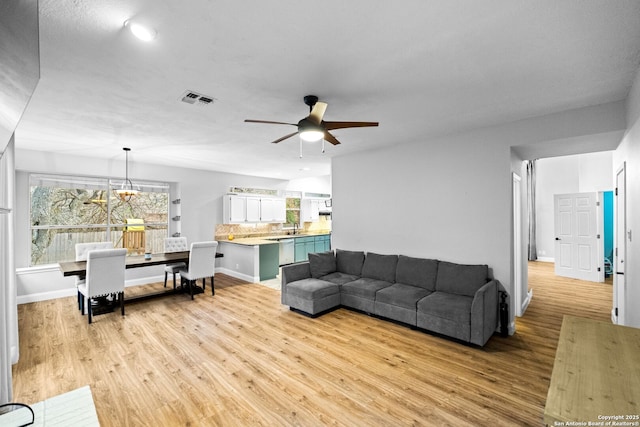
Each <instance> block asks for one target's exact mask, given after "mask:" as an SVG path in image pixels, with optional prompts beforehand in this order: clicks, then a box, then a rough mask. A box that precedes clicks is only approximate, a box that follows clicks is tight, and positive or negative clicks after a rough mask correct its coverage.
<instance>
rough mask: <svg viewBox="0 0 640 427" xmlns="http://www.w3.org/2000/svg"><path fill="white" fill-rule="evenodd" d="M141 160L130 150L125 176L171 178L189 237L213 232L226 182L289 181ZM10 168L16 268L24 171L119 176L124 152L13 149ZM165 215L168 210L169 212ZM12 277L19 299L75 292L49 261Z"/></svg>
mask: <svg viewBox="0 0 640 427" xmlns="http://www.w3.org/2000/svg"><path fill="white" fill-rule="evenodd" d="M141 160H142V155H136V154H135V152H134V151H132V155H130V157H129V176H130V178H131V179H132V180H133V181H134V183H135V180H136V179H142V180H156V181H164V182H171V183H174V185H172V191H175V193H172V194H171V199H172V200H173V199H176V198H180V199H181V204H180V215H181V233H182V235H183V236H186V237H187V239H188V240H189V242H192V241H197V240H210V239H213V238H214V234H215V226H216V224H217V223H221V222H222V196H223V195H224V194H226V193H227V192H228V191H229V188H230V187H232V186H243V187H256V188H270V189H277V190H284V189H287V188H289V186H290V183H289V181H286V180H278V179H269V178H260V177H252V176H246V175H236V174H229V173H222V172H210V171H202V170H195V169H184V168H170V167H166V166H157V165H149V164H144V163H142V162H141ZM16 169H17V170H18V172H17V175H16V177H17V179H16V197H17V201H16V221H17V224H16V228H17V230H16V268H18V269H21V268H25V267H28V266H29V257H30V232H29V182H28V173H29V172H39V173H55V174H75V175H86V176H103V177H104V176H109V177H122V176H123V175H124V169H125V159H124V155H117V156H114V158H113V159H112V160H108V161H107V160H100V159H93V158H87V157H79V156H71V155H68V154H65V155H59V154H53V153H46V152H39V151H28V150H17V152H16ZM310 183H311V184H313V189H312V190H307V189H306V188H305V187H304V185H305V184H310ZM298 185H299V187H298ZM296 187H297V188H295V189H296V190H306V191H322V192H330V180H329V179H328V178H326V177H321V178H318V179H315V180H312V179H310V180H303V181H301V182H299V183H298V184H297V185H296ZM171 208H172V209H174V208H175V206H173V205H172V206H171ZM171 215H172V216H173V215H174V212H172V214H171ZM145 270H146V271H145ZM160 276H162V277H164V276H163V273H162V268H161V267H158V268H156V269H151V268H150V269H136V270H128V271H127V281H128V282H129V283H135V282H136V281H139V280H142V279H144V278H145V277H146V278H151V279H155V278H157V277H160ZM43 278H46V280H45V279H43ZM18 282H19V283H18V297H19V302H26V301H30V300H34V297H33V295H36V297H35V299H44V298H46V297H47V295H50V296H65V295H71V294H73V292H75V288H74V285H73V283H74V282H73V280H71V279H69V278H63V277H62V275H61V274H60V273H59V272H58V271H56V268H55V267H54V268H53V269H51V268H49V269H46V268H44V269H42V271H41V272H40V274H36V273H33V272H29V271H21V272H19V280H18ZM28 295H32V297H28ZM25 298H26V299H25ZM29 298H31V299H29Z"/></svg>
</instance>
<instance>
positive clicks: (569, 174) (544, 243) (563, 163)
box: [536, 151, 614, 261]
mask: <svg viewBox="0 0 640 427" xmlns="http://www.w3.org/2000/svg"><path fill="white" fill-rule="evenodd" d="M536 174H537V176H536V178H537V179H536V182H537V186H536V219H537V223H536V225H537V227H536V245H537V248H538V256H539V257H540V258H541V259H542V260H544V261H553V259H554V257H555V231H554V226H555V224H554V222H555V218H554V207H553V203H554V202H553V196H554V195H555V194H569V193H588V192H594V191H595V192H598V191H612V190H613V188H614V182H613V152H612V151H604V152H600V153H588V154H580V155H574V156H562V157H551V158H547V159H539V160H538V161H537V162H536Z"/></svg>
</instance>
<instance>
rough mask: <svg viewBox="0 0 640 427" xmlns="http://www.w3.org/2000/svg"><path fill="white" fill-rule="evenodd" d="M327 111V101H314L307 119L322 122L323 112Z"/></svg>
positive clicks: (317, 122) (316, 122)
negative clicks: (314, 103)
mask: <svg viewBox="0 0 640 427" xmlns="http://www.w3.org/2000/svg"><path fill="white" fill-rule="evenodd" d="M325 111H327V103H326V102H316V105H314V106H313V108H312V109H311V113H310V114H309V119H310V120H311V121H312V122H313V123H315V124H317V125H319V124H320V122H322V118H323V117H324V112H325Z"/></svg>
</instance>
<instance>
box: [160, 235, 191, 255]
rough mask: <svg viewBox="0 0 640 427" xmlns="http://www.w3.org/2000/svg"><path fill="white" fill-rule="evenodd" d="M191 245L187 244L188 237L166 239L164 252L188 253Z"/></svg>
mask: <svg viewBox="0 0 640 427" xmlns="http://www.w3.org/2000/svg"><path fill="white" fill-rule="evenodd" d="M188 250H189V245H188V244H187V238H186V237H165V239H164V252H165V253H169V252H182V251H188Z"/></svg>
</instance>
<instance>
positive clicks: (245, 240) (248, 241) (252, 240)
mask: <svg viewBox="0 0 640 427" xmlns="http://www.w3.org/2000/svg"><path fill="white" fill-rule="evenodd" d="M329 234H331V232H318V233H304V234H279V235H277V236H264V237H239V238H236V239H233V240H228V239H219V240H218V242H220V243H233V244H236V245H245V246H258V245H272V244H275V243H278V240H281V239H295V238H297V237H315V236H327V235H329Z"/></svg>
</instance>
